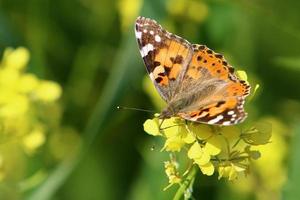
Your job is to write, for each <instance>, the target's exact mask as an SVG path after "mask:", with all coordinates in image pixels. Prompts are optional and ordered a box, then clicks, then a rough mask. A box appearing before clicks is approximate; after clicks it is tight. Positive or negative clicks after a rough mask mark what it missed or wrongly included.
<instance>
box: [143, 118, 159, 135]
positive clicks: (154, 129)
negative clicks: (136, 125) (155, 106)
mask: <svg viewBox="0 0 300 200" xmlns="http://www.w3.org/2000/svg"><path fill="white" fill-rule="evenodd" d="M144 130H145V131H146V132H147V133H148V134H150V135H153V136H157V135H161V133H160V131H159V128H158V119H157V118H154V119H147V120H146V121H145V123H144Z"/></svg>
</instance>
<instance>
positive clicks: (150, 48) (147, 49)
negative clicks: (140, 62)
mask: <svg viewBox="0 0 300 200" xmlns="http://www.w3.org/2000/svg"><path fill="white" fill-rule="evenodd" d="M153 50H154V46H153V45H152V44H146V45H145V46H143V48H142V49H141V54H142V57H145V56H147V55H148V53H149V52H150V51H153Z"/></svg>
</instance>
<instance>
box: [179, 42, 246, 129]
mask: <svg viewBox="0 0 300 200" xmlns="http://www.w3.org/2000/svg"><path fill="white" fill-rule="evenodd" d="M193 48H194V55H193V57H192V60H191V62H190V65H189V66H188V69H187V72H186V75H185V77H184V79H183V82H182V87H181V89H180V90H179V91H180V92H179V93H178V95H181V96H191V95H194V96H197V97H196V98H195V97H194V101H193V102H191V103H190V105H188V106H185V108H183V109H181V110H180V111H179V112H178V115H179V116H181V117H182V118H185V119H187V120H190V121H197V122H202V123H207V124H218V125H232V124H237V123H240V122H241V121H243V120H244V119H245V117H246V116H247V114H246V113H245V111H244V108H243V104H244V101H245V97H246V96H247V95H248V94H249V90H250V86H249V85H248V84H247V83H246V82H245V81H243V80H240V79H238V77H237V76H236V75H235V74H234V70H233V67H231V66H230V65H229V64H228V63H227V61H226V60H225V59H224V57H223V56H222V55H221V54H216V53H215V52H213V51H212V50H211V49H209V48H207V47H206V46H204V45H193ZM195 94H197V95H195ZM188 98H190V99H192V97H188Z"/></svg>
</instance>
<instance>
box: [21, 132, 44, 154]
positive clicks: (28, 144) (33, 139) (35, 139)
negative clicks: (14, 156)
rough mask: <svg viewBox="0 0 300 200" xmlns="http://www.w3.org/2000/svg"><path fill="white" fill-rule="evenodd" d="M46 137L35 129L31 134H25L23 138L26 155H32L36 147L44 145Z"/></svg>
mask: <svg viewBox="0 0 300 200" xmlns="http://www.w3.org/2000/svg"><path fill="white" fill-rule="evenodd" d="M45 140H46V137H45V133H44V132H43V131H42V130H41V129H39V128H37V129H34V130H33V131H32V132H31V133H29V134H27V135H25V136H24V138H23V141H22V143H23V146H24V150H25V152H26V153H28V154H32V153H34V152H35V151H36V150H37V148H38V147H40V146H41V145H43V144H44V143H45Z"/></svg>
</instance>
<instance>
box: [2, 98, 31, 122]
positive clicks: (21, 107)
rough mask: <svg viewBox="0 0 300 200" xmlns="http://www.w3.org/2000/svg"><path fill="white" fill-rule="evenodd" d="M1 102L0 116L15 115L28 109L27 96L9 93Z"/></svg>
mask: <svg viewBox="0 0 300 200" xmlns="http://www.w3.org/2000/svg"><path fill="white" fill-rule="evenodd" d="M2 101H3V99H2ZM1 103H2V106H0V116H1V117H17V116H20V115H23V114H24V113H26V112H27V111H28V109H29V101H28V98H26V97H24V96H23V95H19V94H11V95H10V96H7V99H6V100H5V101H4V102H1Z"/></svg>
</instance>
